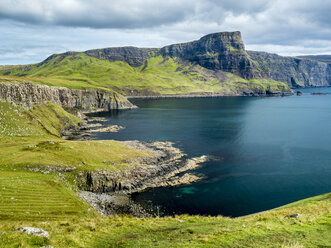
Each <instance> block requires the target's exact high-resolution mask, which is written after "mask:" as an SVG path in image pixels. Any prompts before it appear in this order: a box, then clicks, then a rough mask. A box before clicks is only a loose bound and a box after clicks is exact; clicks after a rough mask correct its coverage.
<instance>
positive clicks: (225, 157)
mask: <svg viewBox="0 0 331 248" xmlns="http://www.w3.org/2000/svg"><path fill="white" fill-rule="evenodd" d="M301 91H302V92H303V93H304V94H303V95H302V96H289V97H266V98H259V97H219V98H167V99H131V101H132V102H133V103H134V104H135V105H137V106H138V107H139V108H138V109H133V110H128V111H124V110H123V111H113V112H107V113H95V114H93V116H102V117H107V120H108V121H107V123H105V124H108V125H115V124H116V125H120V126H124V127H125V129H123V130H121V131H120V132H118V133H95V134H94V135H93V139H115V140H139V141H151V140H153V141H155V140H159V141H172V142H174V143H175V146H177V147H179V148H181V150H183V151H184V152H185V153H186V154H187V155H188V156H189V157H197V156H202V155H208V156H210V157H211V159H210V160H209V161H207V162H206V163H204V164H203V165H202V166H201V167H200V168H199V169H197V170H196V171H195V172H196V173H200V174H203V175H204V176H205V179H204V180H202V181H199V182H196V183H193V184H191V185H185V186H181V187H172V188H155V189H152V190H149V191H147V192H144V193H140V194H137V195H135V196H134V200H135V201H137V202H139V203H140V204H142V205H145V206H146V207H152V208H158V209H160V212H161V213H162V214H164V215H172V214H200V215H219V214H221V215H224V216H231V217H237V216H242V215H247V214H252V213H256V212H259V211H264V210H268V209H271V208H275V207H278V206H281V205H284V204H287V203H290V202H293V201H296V200H300V199H303V198H307V197H310V196H314V195H318V194H322V193H326V192H330V191H331V180H330V178H331V142H330V137H331V126H330V124H331V88H310V89H303V90H301ZM311 92H323V93H328V94H327V95H311Z"/></svg>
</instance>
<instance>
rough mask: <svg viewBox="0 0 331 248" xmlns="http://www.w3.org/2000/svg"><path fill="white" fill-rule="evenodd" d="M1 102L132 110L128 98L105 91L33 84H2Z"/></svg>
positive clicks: (84, 108) (0, 87)
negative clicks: (45, 103)
mask: <svg viewBox="0 0 331 248" xmlns="http://www.w3.org/2000/svg"><path fill="white" fill-rule="evenodd" d="M0 101H1V102H11V103H14V104H16V105H20V106H23V107H27V108H31V107H32V106H33V104H35V103H41V102H50V103H54V104H58V105H60V106H61V107H64V108H77V109H81V110H105V111H108V110H111V109H130V108H134V107H135V106H134V105H132V104H131V103H130V102H129V101H128V100H127V99H126V98H124V97H121V96H120V95H118V94H116V93H110V92H107V91H103V90H94V89H91V90H76V89H68V88H65V87H50V86H46V85H34V84H32V83H31V82H21V83H3V82H0Z"/></svg>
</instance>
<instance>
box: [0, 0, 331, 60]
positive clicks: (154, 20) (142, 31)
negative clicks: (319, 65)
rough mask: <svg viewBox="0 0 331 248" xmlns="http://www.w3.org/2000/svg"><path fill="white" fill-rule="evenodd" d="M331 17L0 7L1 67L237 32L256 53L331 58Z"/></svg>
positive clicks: (135, 1)
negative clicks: (56, 54) (74, 53)
mask: <svg viewBox="0 0 331 248" xmlns="http://www.w3.org/2000/svg"><path fill="white" fill-rule="evenodd" d="M330 13H331V2H330V1H325V0H315V1H313V2H312V1H308V0H296V1H288V0H240V1H233V0H168V1H162V2H161V1H156V0H112V1H109V0H98V1H96V0H94V1H93V0H63V1H53V0H0V33H1V36H0V47H1V49H0V64H4V63H7V64H8V63H22V61H23V62H29V63H30V62H38V61H40V60H42V59H44V58H46V57H47V56H48V55H50V54H51V53H54V52H65V51H67V50H87V49H92V48H102V47H110V46H125V45H133V46H139V47H161V46H164V45H168V44H172V43H177V42H186V41H190V40H194V39H198V38H200V37H201V36H203V35H206V34H208V33H212V32H221V31H235V30H240V31H241V32H242V35H243V39H244V42H245V44H246V47H247V48H248V49H251V50H265V51H268V52H274V53H280V54H283V55H295V54H313V53H327V54H330V53H331V49H330V40H331V27H330V23H331V15H330ZM15 51H17V52H15ZM22 51H25V52H22Z"/></svg>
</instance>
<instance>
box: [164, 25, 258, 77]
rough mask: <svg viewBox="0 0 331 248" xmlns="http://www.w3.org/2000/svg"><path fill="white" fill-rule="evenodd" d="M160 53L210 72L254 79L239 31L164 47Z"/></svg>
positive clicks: (251, 65)
mask: <svg viewBox="0 0 331 248" xmlns="http://www.w3.org/2000/svg"><path fill="white" fill-rule="evenodd" d="M160 53H161V54H162V55H163V56H170V57H177V58H180V59H182V60H187V61H190V62H193V63H197V64H199V65H200V66H202V67H205V68H207V69H210V70H222V71H226V72H231V73H234V74H237V75H239V76H241V77H243V78H246V79H250V78H253V77H254V71H253V64H252V62H251V60H250V58H249V56H248V54H247V53H246V51H245V46H244V43H243V41H242V38H241V33H240V32H239V31H236V32H222V33H214V34H208V35H206V36H204V37H202V38H201V39H199V40H197V41H193V42H187V43H182V44H174V45H170V46H166V47H163V48H161V50H160Z"/></svg>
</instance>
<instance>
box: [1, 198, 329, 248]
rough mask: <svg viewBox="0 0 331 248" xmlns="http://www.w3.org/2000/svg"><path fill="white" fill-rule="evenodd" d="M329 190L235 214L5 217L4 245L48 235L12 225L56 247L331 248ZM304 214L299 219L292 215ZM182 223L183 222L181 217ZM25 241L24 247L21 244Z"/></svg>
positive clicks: (3, 225) (17, 245)
mask: <svg viewBox="0 0 331 248" xmlns="http://www.w3.org/2000/svg"><path fill="white" fill-rule="evenodd" d="M330 196H331V194H325V195H323V196H322V197H319V199H314V200H310V201H308V202H305V203H304V204H301V205H300V206H295V207H289V208H285V209H276V210H271V211H266V212H263V213H259V214H255V215H250V216H245V217H241V218H236V219H230V218H225V217H221V216H219V217H201V216H186V215H182V216H176V217H174V218H173V217H165V218H142V219H139V218H134V217H130V216H113V217H101V216H97V215H94V213H89V214H90V215H92V216H93V217H92V216H88V215H87V216H85V217H73V216H70V215H63V218H62V219H52V220H47V221H41V220H39V219H35V220H23V219H22V220H15V219H12V220H8V219H7V220H6V221H0V230H1V231H3V232H5V233H3V234H0V240H1V241H2V242H0V247H40V245H39V244H40V243H41V242H46V241H44V240H37V241H36V240H34V241H33V242H35V241H36V243H37V245H33V244H31V243H33V242H32V241H31V239H32V237H31V236H28V235H25V234H21V233H19V232H11V230H13V229H15V228H18V227H21V226H38V227H41V228H43V229H44V230H47V231H48V232H49V233H50V240H49V241H48V244H50V245H53V246H54V247H95V248H96V247H100V248H101V247H261V248H262V247H263V248H264V247H330V245H331V237H330V230H331V222H330V218H331V216H330V210H331V204H330V200H323V199H327V198H330ZM293 213H300V214H301V216H300V217H299V218H289V217H287V216H288V215H290V214H293ZM179 220H180V221H181V222H180V221H179ZM20 245H21V246H20Z"/></svg>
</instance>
